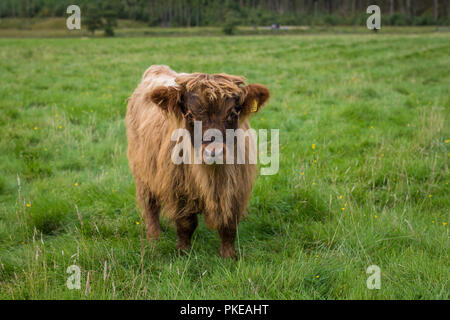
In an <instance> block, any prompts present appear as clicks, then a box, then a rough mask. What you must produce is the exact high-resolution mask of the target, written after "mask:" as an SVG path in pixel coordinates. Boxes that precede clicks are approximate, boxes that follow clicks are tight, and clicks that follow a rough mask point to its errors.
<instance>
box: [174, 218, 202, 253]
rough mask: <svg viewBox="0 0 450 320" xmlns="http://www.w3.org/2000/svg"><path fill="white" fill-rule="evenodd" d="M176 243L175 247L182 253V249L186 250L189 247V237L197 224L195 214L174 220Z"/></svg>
mask: <svg viewBox="0 0 450 320" xmlns="http://www.w3.org/2000/svg"><path fill="white" fill-rule="evenodd" d="M175 225H176V229H177V235H178V243H177V249H178V251H179V252H180V253H181V254H183V251H184V250H188V249H190V247H191V238H192V235H193V234H194V231H195V229H196V228H197V225H198V218H197V215H196V214H193V215H190V216H187V217H183V218H179V219H177V220H176V221H175Z"/></svg>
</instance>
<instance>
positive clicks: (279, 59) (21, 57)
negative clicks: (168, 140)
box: [0, 33, 450, 299]
mask: <svg viewBox="0 0 450 320" xmlns="http://www.w3.org/2000/svg"><path fill="white" fill-rule="evenodd" d="M449 40H450V38H449V35H448V34H439V33H436V34H427V35H417V34H412V35H380V34H378V35H373V34H366V35H339V36H335V35H334V36H329V35H319V36H284V37H274V36H258V37H228V38H226V37H205V38H200V37H184V38H154V39H152V38H133V39H53V40H52V39H25V40H24V39H22V40H20V39H10V40H7V39H2V40H0V70H1V72H0V84H1V85H0V110H1V113H2V115H1V117H0V130H1V135H2V138H1V140H0V172H1V175H0V298H1V299H11V298H12V299H39V298H46V299H57V298H62V299H85V298H87V299H110V298H117V299H134V298H137V299H182V298H189V299H215V298H219V299H227V298H233V299H241V298H247V299H260V298H268V299H448V298H449V295H450V294H449V293H450V290H449V289H450V288H449V282H448V279H449V278H450V271H449V265H450V264H449V262H450V261H449V255H448V253H449V228H448V225H447V223H448V220H449V196H448V194H449V187H448V182H449V175H448V159H449V155H450V153H449V152H450V149H449V147H450V143H449V141H448V139H449V138H450V132H449V118H448V116H449V107H450V101H449V91H448V88H449V80H450V79H449V72H450V55H449V52H450V41H449ZM151 64H167V65H170V66H171V67H172V68H173V69H174V70H177V71H184V72H194V71H201V72H208V73H217V72H227V73H231V74H238V75H245V76H246V77H247V78H248V80H249V81H250V82H260V83H263V84H265V85H267V86H268V87H269V88H270V90H271V93H272V99H271V101H270V103H269V105H268V106H267V107H266V108H265V109H264V110H262V111H261V113H258V114H257V115H256V116H255V117H254V118H253V119H252V121H251V122H252V125H253V127H255V128H279V129H280V146H281V150H280V153H281V155H280V171H279V172H278V174H276V175H273V176H260V177H258V179H257V182H256V185H255V188H254V190H253V195H252V198H251V203H250V208H249V216H248V218H247V219H246V220H245V221H243V222H242V223H241V224H240V227H239V239H238V242H237V248H238V254H239V256H240V259H239V261H237V262H236V261H228V260H222V259H221V258H220V257H219V255H218V247H219V237H218V235H217V233H215V232H212V231H210V230H208V229H207V228H206V227H205V225H204V223H203V222H202V223H201V224H200V226H199V228H198V230H197V231H196V233H195V235H194V246H193V250H192V251H191V253H190V254H189V255H187V256H184V257H180V256H178V255H176V253H175V243H176V235H175V232H174V228H173V226H171V225H170V224H169V223H168V222H167V221H163V231H164V232H163V235H162V238H161V241H160V242H159V243H157V244H156V245H154V246H152V245H149V244H148V243H147V242H146V241H145V240H141V239H142V238H143V229H142V223H140V224H137V222H139V221H140V218H139V213H138V210H137V209H136V204H135V199H134V184H133V180H132V177H131V174H130V171H129V168H128V163H127V158H126V135H125V127H124V116H125V110H126V99H127V97H128V96H129V95H130V94H131V93H132V92H133V90H134V88H135V87H136V85H137V84H138V82H139V80H140V78H141V76H142V73H143V71H144V70H145V69H146V68H147V67H148V66H149V65H151ZM313 144H314V145H315V149H313V148H312V145H313ZM19 181H20V185H19V183H18V182H19ZM77 212H78V214H77ZM72 264H76V265H78V266H80V268H81V269H82V286H81V290H68V289H67V287H66V285H65V282H66V279H67V277H68V276H69V275H68V274H66V268H67V267H68V266H70V265H72ZM372 264H375V265H378V266H379V267H380V268H381V272H382V278H381V281H382V284H381V289H380V290H369V289H367V287H366V279H367V277H368V275H367V274H366V269H367V267H368V266H370V265H372Z"/></svg>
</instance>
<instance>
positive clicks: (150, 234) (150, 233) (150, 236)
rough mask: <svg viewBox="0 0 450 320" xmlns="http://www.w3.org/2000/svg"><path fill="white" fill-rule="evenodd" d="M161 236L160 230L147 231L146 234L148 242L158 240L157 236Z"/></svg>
mask: <svg viewBox="0 0 450 320" xmlns="http://www.w3.org/2000/svg"><path fill="white" fill-rule="evenodd" d="M160 234H161V229H153V230H149V231H147V233H146V236H147V239H148V240H159V235H160Z"/></svg>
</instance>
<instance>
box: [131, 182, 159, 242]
mask: <svg viewBox="0 0 450 320" xmlns="http://www.w3.org/2000/svg"><path fill="white" fill-rule="evenodd" d="M136 194H137V197H138V200H139V202H140V203H141V206H142V209H143V211H142V217H143V218H144V222H145V231H146V236H147V239H151V240H158V239H159V235H160V234H161V226H160V224H159V212H160V210H161V206H160V204H159V202H158V200H156V198H155V197H154V196H153V195H152V193H151V192H150V191H149V190H148V189H147V188H145V187H144V186H143V185H142V184H136Z"/></svg>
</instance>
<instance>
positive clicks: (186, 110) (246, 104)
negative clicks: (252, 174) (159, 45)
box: [150, 75, 269, 164]
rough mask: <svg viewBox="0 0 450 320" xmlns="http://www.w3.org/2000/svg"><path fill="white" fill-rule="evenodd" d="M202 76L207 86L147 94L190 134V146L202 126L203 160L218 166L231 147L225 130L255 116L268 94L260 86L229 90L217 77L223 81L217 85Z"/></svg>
mask: <svg viewBox="0 0 450 320" xmlns="http://www.w3.org/2000/svg"><path fill="white" fill-rule="evenodd" d="M205 76H206V78H207V80H208V84H209V86H208V85H206V86H205V85H201V84H200V85H199V86H193V87H192V86H191V88H186V87H185V86H183V85H180V86H179V87H157V88H155V89H154V90H153V91H152V92H151V93H150V100H151V101H152V102H154V103H155V104H157V105H158V106H159V107H160V108H162V109H163V110H165V111H167V112H168V113H169V114H171V116H174V117H176V118H177V119H178V120H181V123H183V126H184V127H185V129H187V130H188V131H189V133H190V136H191V143H192V145H193V146H195V144H194V136H195V128H196V126H197V130H198V126H199V125H200V124H201V137H202V141H201V144H200V148H201V150H200V151H201V154H202V155H203V160H204V161H205V163H207V164H210V163H213V160H212V159H217V158H221V159H223V161H222V162H221V163H225V162H226V156H227V143H230V141H227V140H226V139H227V134H226V132H227V130H228V129H232V130H236V129H238V128H239V127H240V125H241V124H242V122H243V121H245V119H246V118H248V117H249V116H250V115H251V114H252V113H254V112H257V111H258V110H259V109H260V108H261V107H262V106H263V105H264V103H265V102H266V101H267V100H268V98H269V90H268V89H267V88H266V87H265V86H263V85H261V84H250V85H247V86H240V85H239V84H235V85H234V86H231V88H230V84H229V83H221V82H223V75H220V80H222V81H216V83H214V75H205ZM231 77H232V76H231ZM232 79H233V78H232ZM239 79H241V78H239ZM211 82H213V83H212V84H211ZM233 83H235V82H233ZM221 84H222V86H223V88H222V87H221ZM190 89H191V90H190ZM228 145H229V144H228Z"/></svg>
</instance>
